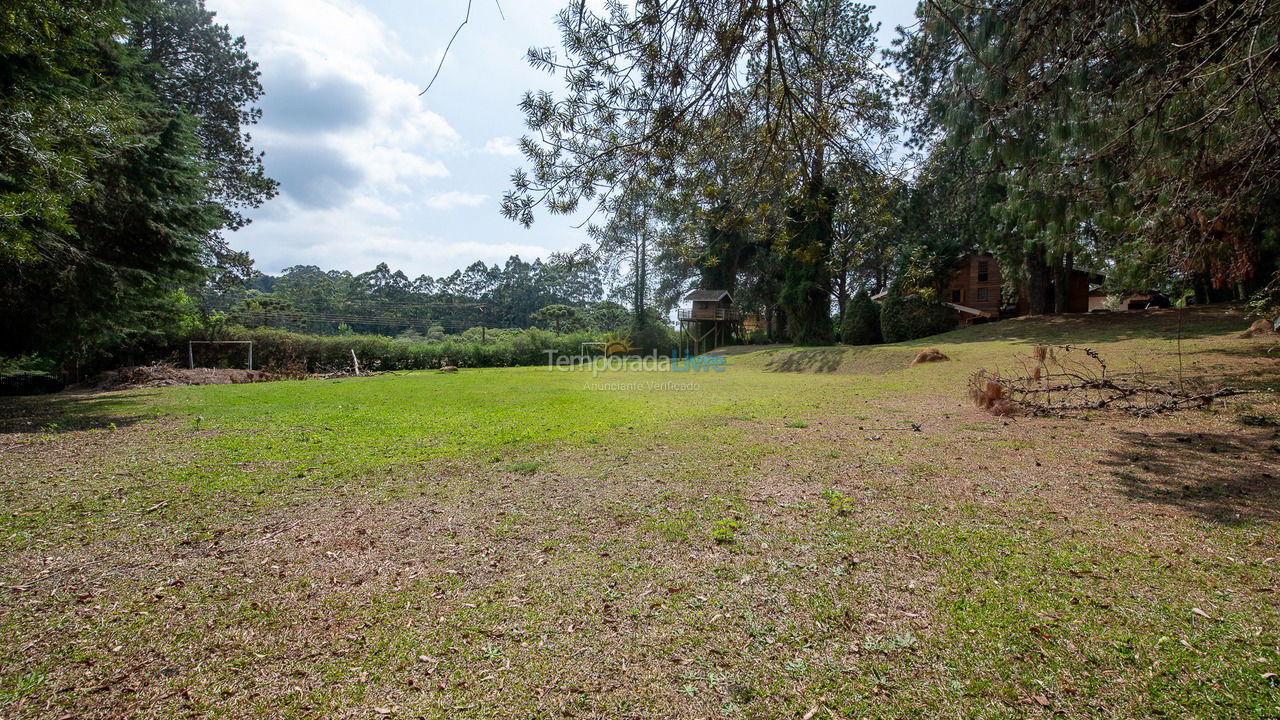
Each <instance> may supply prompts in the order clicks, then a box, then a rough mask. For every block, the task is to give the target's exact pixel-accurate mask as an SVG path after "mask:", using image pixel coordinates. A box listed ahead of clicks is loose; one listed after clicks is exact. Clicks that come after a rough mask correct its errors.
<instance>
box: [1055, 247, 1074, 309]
mask: <svg viewBox="0 0 1280 720" xmlns="http://www.w3.org/2000/svg"><path fill="white" fill-rule="evenodd" d="M1074 264H1075V258H1074V257H1073V255H1072V254H1071V253H1064V254H1063V256H1062V257H1061V258H1060V259H1058V260H1056V261H1054V263H1053V312H1054V314H1057V315H1061V314H1063V313H1065V312H1066V311H1067V293H1068V292H1069V291H1070V289H1071V268H1072V266H1073V265H1074Z"/></svg>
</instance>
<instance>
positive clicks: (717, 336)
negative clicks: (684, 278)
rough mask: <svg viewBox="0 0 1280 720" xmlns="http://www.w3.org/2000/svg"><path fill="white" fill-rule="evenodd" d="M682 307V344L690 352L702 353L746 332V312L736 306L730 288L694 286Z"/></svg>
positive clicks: (690, 353) (686, 351)
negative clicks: (709, 288) (744, 329)
mask: <svg viewBox="0 0 1280 720" xmlns="http://www.w3.org/2000/svg"><path fill="white" fill-rule="evenodd" d="M684 302H686V303H689V305H688V306H687V307H684V308H681V309H680V312H679V318H680V346H681V349H682V350H683V351H684V352H685V353H686V354H689V355H698V354H700V353H703V352H706V351H707V350H710V349H712V348H714V347H719V346H720V345H724V344H725V343H727V342H729V341H730V339H732V338H735V337H737V338H741V337H742V335H743V327H742V325H743V320H744V319H745V318H744V315H743V313H742V312H740V311H739V310H738V309H737V308H735V307H734V306H733V296H732V295H730V294H729V291H728V290H694V291H693V292H691V293H689V294H688V295H685V296H684Z"/></svg>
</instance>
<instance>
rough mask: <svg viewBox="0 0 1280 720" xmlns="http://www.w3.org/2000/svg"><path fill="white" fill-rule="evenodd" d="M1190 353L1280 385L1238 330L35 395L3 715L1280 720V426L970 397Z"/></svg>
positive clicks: (18, 442)
mask: <svg viewBox="0 0 1280 720" xmlns="http://www.w3.org/2000/svg"><path fill="white" fill-rule="evenodd" d="M1178 323H1180V324H1181V334H1182V337H1183V340H1182V347H1181V349H1182V353H1181V360H1182V364H1183V372H1184V373H1187V374H1193V373H1194V374H1200V375H1204V376H1207V377H1210V378H1211V379H1215V380H1222V379H1224V378H1230V379H1231V381H1232V382H1236V383H1250V384H1251V386H1253V387H1259V388H1261V387H1268V386H1271V387H1274V386H1276V385H1277V384H1278V383H1277V379H1278V378H1280V359H1278V358H1277V353H1270V354H1268V351H1269V350H1270V349H1272V348H1273V347H1274V346H1275V341H1274V340H1265V339H1241V338H1239V337H1238V334H1239V332H1240V331H1241V330H1243V329H1244V327H1246V326H1247V322H1246V321H1245V320H1244V318H1243V317H1242V316H1240V315H1239V314H1238V313H1236V312H1233V311H1232V310H1230V309H1224V308H1208V309H1202V310H1196V311H1188V312H1187V313H1185V314H1184V315H1183V316H1182V318H1181V320H1179V319H1178V316H1177V315H1176V314H1174V313H1172V312H1168V313H1166V312H1159V313H1153V314H1150V315H1146V314H1144V315H1141V316H1138V315H1133V316H1129V315H1126V316H1119V317H1109V318H1099V317H1080V318H1062V319H1048V320H1043V319H1040V320H1019V321H1014V322H1006V323H999V324H993V325H989V326H983V327H978V328H972V329H968V330H962V331H956V332H953V333H948V334H946V335H943V336H938V337H935V338H929V339H927V340H925V341H921V342H917V343H910V344H904V345H899V346H878V347H874V348H837V349H805V348H799V349H795V348H790V349H779V348H773V349H768V350H763V351H757V352H752V353H747V354H743V355H736V356H733V357H731V358H730V359H729V364H728V367H727V369H726V370H725V371H724V372H714V371H705V372H696V373H675V372H638V371H624V372H602V373H599V374H598V375H593V374H592V373H589V372H581V371H571V372H564V371H554V370H549V369H547V368H519V369H494V370H464V371H462V372H460V373H458V374H457V375H448V374H439V373H410V374H406V375H384V376H377V377H371V378H352V379H346V380H337V381H299V382H280V383H267V384H257V385H233V386H204V387H190V388H170V389H164V390H149V391H131V392H124V393H109V394H102V395H79V396H77V395H66V396H61V397H58V398H54V399H52V400H50V399H48V398H44V399H26V400H22V401H12V402H7V403H5V404H4V405H0V416H2V419H0V426H2V427H3V428H4V432H3V433H0V458H2V459H3V463H2V464H0V513H2V515H0V516H2V517H4V528H3V532H2V533H0V583H2V584H3V585H4V586H5V587H4V589H3V591H2V592H3V593H4V594H3V595H0V629H3V631H4V632H3V637H2V638H0V668H2V669H0V715H4V716H6V717H19V718H26V717H29V718H37V717H38V718H44V717H59V716H62V715H74V716H85V717H117V716H129V717H193V716H195V717H237V718H244V717H264V718H265V717H272V718H274V717H299V718H300V717H353V718H368V717H457V718H469V717H474V718H490V717H512V716H519V717H545V718H551V717H556V718H563V717H601V718H603V717H609V718H616V717H636V718H658V717H662V718H669V717H687V718H695V717H703V718H707V717H726V718H736V717H747V718H773V717H805V716H809V717H811V718H818V717H822V718H829V717H831V718H854V717H885V718H897V717H938V718H942V717H947V718H951V717H1024V716H1029V715H1032V716H1034V715H1046V716H1047V715H1050V714H1061V715H1065V716H1069V717H1079V716H1089V717H1094V716H1096V717H1164V718H1168V717H1257V718H1263V717H1275V716H1276V715H1277V714H1280V695H1278V694H1277V693H1278V692H1280V690H1278V689H1277V687H1276V682H1275V680H1274V678H1273V677H1270V678H1269V677H1267V674H1268V673H1280V650H1277V647H1278V646H1280V599H1278V598H1277V595H1276V592H1275V588H1276V587H1277V586H1280V582H1278V581H1280V577H1277V559H1276V555H1277V553H1276V548H1277V547H1280V532H1278V529H1280V528H1278V523H1280V480H1278V479H1277V474H1280V471H1277V469H1276V468H1277V466H1280V444H1278V443H1280V437H1278V436H1277V428H1275V427H1272V426H1268V425H1267V422H1268V418H1273V417H1277V413H1280V406H1278V405H1277V398H1276V396H1275V395H1274V394H1270V393H1262V394H1258V395H1251V396H1246V397H1245V398H1243V399H1242V400H1240V401H1238V402H1234V403H1229V404H1222V405H1219V406H1215V407H1213V408H1211V409H1209V410H1205V411H1195V412H1188V413H1182V414H1178V415H1174V416H1169V417H1162V418H1153V419H1146V420H1136V419H1133V418H1130V417H1127V416H1118V415H1110V414H1106V413H1102V414H1097V415H1095V416H1092V417H1090V418H1088V419H1057V418H1026V417H1015V418H1009V419H1002V418H996V417H992V416H989V415H985V414H982V413H980V412H978V411H977V410H975V409H974V408H972V407H971V406H970V405H969V403H968V401H967V399H966V397H965V390H964V388H965V381H966V379H967V377H968V375H969V374H970V373H971V372H973V371H974V370H976V369H978V368H980V367H1000V366H1007V365H1009V364H1011V363H1013V362H1015V359H1016V357H1017V356H1018V355H1019V354H1020V353H1024V352H1026V351H1027V349H1028V348H1029V347H1030V345H1031V344H1032V343H1033V342H1036V341H1046V340H1053V341H1064V342H1072V343H1085V344H1090V345H1093V346H1095V347H1097V348H1098V349H1099V350H1100V351H1102V352H1103V353H1105V354H1106V355H1107V357H1108V358H1109V359H1112V360H1113V361H1114V362H1116V363H1118V364H1124V363H1129V364H1133V363H1140V364H1142V365H1143V366H1144V367H1147V368H1148V369H1150V370H1152V371H1153V372H1157V373H1167V372H1174V371H1176V368H1177V364H1178V359H1179V355H1178V353H1177V352H1176V351H1177V340H1176V336H1177V332H1178V331H1177V328H1178ZM925 345H930V346H934V347H937V348H939V349H941V350H942V351H943V352H945V353H946V354H947V355H949V356H951V357H952V358H953V360H952V361H951V362H947V363H937V364H931V365H925V366H920V367H915V368H912V367H909V366H908V365H909V362H910V359H911V357H912V355H913V354H914V351H915V350H916V349H918V348H919V347H923V346H925ZM913 423H915V424H917V425H919V430H918V431H917V430H913V429H912V424H913Z"/></svg>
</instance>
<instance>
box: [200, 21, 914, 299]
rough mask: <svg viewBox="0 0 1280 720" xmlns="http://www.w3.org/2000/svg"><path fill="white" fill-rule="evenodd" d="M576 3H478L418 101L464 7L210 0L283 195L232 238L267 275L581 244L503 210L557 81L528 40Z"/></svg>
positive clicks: (460, 259)
mask: <svg viewBox="0 0 1280 720" xmlns="http://www.w3.org/2000/svg"><path fill="white" fill-rule="evenodd" d="M564 2H565V0H501V12H502V14H505V19H504V18H503V17H502V15H500V13H499V8H498V4H497V3H495V2H492V0H474V2H473V4H472V9H471V20H470V22H469V23H468V24H467V26H466V27H465V28H463V30H462V32H461V34H460V35H459V36H458V39H457V41H456V42H455V43H454V45H453V49H452V50H450V52H449V57H448V58H446V59H445V63H444V68H443V70H442V71H441V73H440V77H439V79H438V80H437V81H436V83H435V85H434V86H433V87H432V88H431V92H429V93H428V94H427V95H425V96H421V97H420V96H419V95H418V93H419V92H420V91H421V90H422V88H423V87H425V85H426V83H427V81H428V80H430V78H431V75H432V73H433V72H434V71H435V68H436V65H437V63H438V62H439V59H440V57H441V54H442V53H443V52H444V47H445V45H446V43H448V41H449V36H450V35H452V34H453V31H454V29H455V28H456V27H457V25H458V23H459V22H461V20H462V18H463V16H464V14H465V12H466V6H467V3H466V0H206V4H207V5H208V7H209V9H210V10H213V11H215V12H216V13H217V14H218V18H217V19H218V22H222V23H226V24H228V25H229V26H230V27H231V31H232V32H233V33H234V34H237V35H243V36H244V37H245V40H246V42H247V43H248V47H249V52H250V54H251V55H252V56H253V58H254V59H255V60H257V61H258V63H259V65H260V69H261V71H262V84H263V86H264V87H265V88H266V91H267V92H266V96H265V97H264V99H263V103H262V108H263V118H262V122H261V123H260V124H259V125H258V126H257V127H256V128H254V129H253V137H254V144H255V146H256V147H258V148H259V149H261V150H265V151H266V166H267V172H268V174H270V175H271V176H272V177H274V178H276V179H277V180H279V181H280V190H281V192H280V195H279V196H278V197H276V198H275V199H273V200H271V201H270V202H268V203H267V204H266V205H265V206H264V207H263V208H261V209H259V210H258V211H256V212H255V213H254V214H253V219H254V221H253V224H252V225H250V226H249V227H248V228H246V229H244V230H241V231H240V232H238V233H234V234H233V236H232V245H233V246H235V247H236V248H239V249H244V250H248V251H249V252H250V254H251V255H253V257H254V259H255V260H256V261H257V267H258V269H260V270H262V271H263V272H269V273H276V272H279V271H280V270H281V269H283V268H285V267H288V266H290V265H318V266H320V267H321V268H324V269H338V270H350V271H352V272H363V271H365V270H369V269H371V268H373V267H374V266H375V265H377V264H378V263H379V262H386V263H388V264H389V265H390V266H391V267H392V268H393V269H402V270H404V271H405V272H407V273H408V274H409V275H410V276H411V277H413V276H416V275H419V274H423V273H426V274H429V275H436V276H438V275H444V274H448V273H450V272H452V271H453V270H454V269H457V268H461V267H465V266H467V265H469V264H471V263H472V262H474V261H476V260H483V261H485V262H486V263H495V262H496V263H502V262H504V261H505V260H506V259H507V257H509V256H511V255H520V256H521V257H523V258H524V259H526V260H532V259H533V258H534V257H539V256H543V257H545V256H546V255H547V254H549V253H551V252H554V251H556V250H565V249H570V248H574V247H577V246H578V245H580V244H582V243H583V242H584V241H585V239H586V232H585V230H583V229H577V228H575V227H574V225H575V224H577V223H578V222H581V220H582V218H581V217H579V218H566V217H553V216H550V215H547V214H546V213H541V214H539V215H538V217H537V219H536V221H535V222H534V226H533V228H532V229H530V230H525V229H524V228H523V227H521V226H519V225H517V224H516V223H513V222H511V221H509V220H506V219H504V218H503V217H502V216H501V215H500V214H499V212H498V203H499V200H500V198H501V196H502V193H503V191H505V190H506V189H507V187H508V186H509V183H510V175H511V171H512V170H513V169H514V168H515V167H517V166H518V165H520V163H521V160H522V158H521V157H520V154H519V152H518V151H517V149H516V146H515V142H516V140H517V138H519V136H520V135H521V134H522V133H523V132H524V131H525V126H524V121H523V117H522V115H521V114H520V111H519V110H518V109H517V107H516V104H517V103H518V102H519V100H520V97H521V95H522V94H523V92H524V91H525V90H528V89H548V90H556V89H557V88H558V87H559V80H558V78H556V77H553V76H549V75H546V74H544V73H541V72H537V71H534V70H533V69H531V68H530V67H529V66H528V64H527V63H526V62H525V60H524V54H525V51H526V50H527V49H528V48H529V47H530V46H547V45H553V46H558V40H559V37H558V35H557V34H556V31H555V26H554V24H553V22H552V18H553V16H554V15H555V13H556V11H557V10H558V9H559V8H560V7H561V6H562V5H563V3H564ZM914 7H915V3H914V1H913V0H894V1H893V2H885V3H882V7H881V8H878V9H877V10H876V11H875V13H874V14H875V17H876V19H877V20H879V21H880V22H881V23H882V29H881V36H882V37H883V38H886V39H887V38H888V37H890V36H891V35H892V30H893V27H894V26H896V25H899V24H903V23H908V22H910V21H911V17H912V12H913V8H914Z"/></svg>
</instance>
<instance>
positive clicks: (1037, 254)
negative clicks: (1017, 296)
mask: <svg viewBox="0 0 1280 720" xmlns="http://www.w3.org/2000/svg"><path fill="white" fill-rule="evenodd" d="M1026 279H1027V314H1028V315H1044V314H1045V313H1046V312H1047V311H1048V302H1047V300H1048V298H1047V297H1046V295H1047V294H1048V290H1049V287H1048V285H1049V266H1048V263H1046V262H1045V261H1044V249H1043V248H1042V247H1041V246H1040V244H1039V243H1033V244H1031V245H1029V246H1028V247H1027V256H1026Z"/></svg>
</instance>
